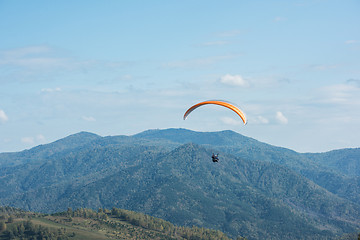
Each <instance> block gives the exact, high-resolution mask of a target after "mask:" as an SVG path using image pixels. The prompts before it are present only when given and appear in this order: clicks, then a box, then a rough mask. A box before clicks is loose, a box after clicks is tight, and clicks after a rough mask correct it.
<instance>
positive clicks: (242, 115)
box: [184, 100, 247, 162]
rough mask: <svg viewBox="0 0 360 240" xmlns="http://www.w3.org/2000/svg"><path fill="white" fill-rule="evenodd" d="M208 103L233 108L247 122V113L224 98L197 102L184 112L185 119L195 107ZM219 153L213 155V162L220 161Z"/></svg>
mask: <svg viewBox="0 0 360 240" xmlns="http://www.w3.org/2000/svg"><path fill="white" fill-rule="evenodd" d="M207 104H215V105H219V106H223V107H226V108H229V109H231V110H232V111H234V112H235V113H236V114H237V115H238V116H239V117H240V118H241V120H242V121H243V123H244V125H246V124H247V119H246V116H245V114H244V113H243V112H242V111H241V110H240V109H239V108H238V107H236V106H235V105H234V104H232V103H229V102H226V101H222V100H208V101H204V102H200V103H197V104H195V105H193V106H192V107H190V108H189V109H188V110H187V111H186V112H185V114H184V120H186V118H187V117H188V116H189V114H190V113H191V112H192V111H194V110H195V109H197V108H198V107H201V106H204V105H207ZM218 156H219V154H216V155H215V154H214V153H213V155H212V156H211V158H212V161H213V162H218V161H219V157H218Z"/></svg>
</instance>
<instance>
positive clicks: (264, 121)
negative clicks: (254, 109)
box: [256, 116, 269, 124]
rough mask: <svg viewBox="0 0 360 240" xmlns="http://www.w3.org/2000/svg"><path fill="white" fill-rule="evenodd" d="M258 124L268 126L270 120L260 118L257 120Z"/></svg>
mask: <svg viewBox="0 0 360 240" xmlns="http://www.w3.org/2000/svg"><path fill="white" fill-rule="evenodd" d="M256 120H257V122H259V123H262V124H268V123H269V120H268V119H267V118H265V117H263V116H258V117H257V118H256Z"/></svg>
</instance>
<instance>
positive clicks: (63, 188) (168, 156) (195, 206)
mask: <svg viewBox="0 0 360 240" xmlns="http://www.w3.org/2000/svg"><path fill="white" fill-rule="evenodd" d="M82 138H84V140H83V141H81V139H82ZM74 139H76V142H77V143H76V144H75V145H74V144H73V140H74ZM79 140H80V141H79ZM189 140H190V141H189ZM59 143H61V144H59ZM217 143H219V144H217ZM57 144H59V145H58V146H60V147H55V148H53V152H50V151H47V149H48V148H49V147H51V146H54V145H51V144H50V145H47V146H38V147H37V148H35V149H31V151H27V152H26V153H27V154H29V156H30V158H32V159H33V160H32V161H24V162H21V161H18V162H17V164H15V165H11V164H10V165H9V164H8V165H6V166H4V165H3V166H1V165H0V184H1V185H2V186H4V187H3V188H1V189H0V204H1V205H12V206H16V207H22V208H24V209H28V210H36V211H42V212H55V211H59V210H64V209H63V208H64V207H72V208H74V209H75V208H78V207H89V208H93V209H97V208H100V207H106V208H112V207H120V208H125V209H129V210H135V211H140V212H143V213H146V214H150V215H152V216H155V217H161V218H163V219H165V220H169V221H171V222H172V223H175V224H179V225H187V226H191V225H195V226H204V227H210V228H214V229H218V230H221V231H224V232H225V233H227V234H230V236H237V235H241V236H247V237H248V238H249V239H259V238H271V239H282V238H284V237H285V238H287V239H298V236H301V238H302V239H313V238H314V237H316V238H318V239H332V238H335V237H336V236H338V235H339V234H343V233H348V232H351V231H356V229H357V228H359V227H360V226H359V223H358V222H357V219H360V204H359V202H358V196H359V191H358V188H359V184H358V183H357V182H356V181H355V182H354V180H356V178H355V177H353V176H350V175H344V174H343V173H341V172H340V171H339V172H337V171H336V169H333V168H331V166H328V167H326V166H323V164H324V163H321V164H319V163H317V162H316V159H315V160H314V159H311V157H312V156H311V155H305V154H300V153H297V152H295V151H292V150H287V149H284V148H279V147H274V146H271V145H268V144H265V143H261V142H259V141H257V140H254V139H251V138H247V137H245V136H242V135H240V134H238V133H236V132H232V131H221V132H214V133H212V132H207V133H202V132H195V131H191V130H186V129H165V130H150V131H145V132H142V133H140V134H135V135H132V136H121V135H120V136H108V137H100V136H97V135H92V134H89V133H84V132H83V133H80V134H79V135H77V134H74V135H71V138H70V139H66V138H65V139H62V141H59V142H57ZM67 144H68V145H67ZM55 146H56V145H55ZM45 150H46V151H47V152H46V151H45ZM44 151H45V152H46V153H51V154H43V153H44ZM213 152H216V153H217V152H219V153H220V162H219V163H213V162H212V161H211V154H212V153H213ZM345 152H346V151H345ZM17 154H18V155H19V156H20V158H21V157H24V155H23V154H24V153H23V152H20V153H14V154H13V156H11V158H9V159H8V160H10V161H13V160H14V159H15V161H17V160H16V155H17ZM30 154H33V155H32V156H31V155H30ZM356 154H357V151H354V153H352V156H353V159H356V156H357V155H356ZM320 156H321V155H320ZM359 156H360V155H359ZM316 157H319V155H317V156H316ZM330 157H331V154H330ZM1 159H2V160H3V161H4V160H6V155H0V160H1ZM0 163H1V161H0ZM334 177H336V184H335V183H334V182H332V181H329V180H331V179H332V178H334ZM341 188H342V189H347V190H346V191H343V192H341V191H340V189H341ZM285 223H286V224H285Z"/></svg>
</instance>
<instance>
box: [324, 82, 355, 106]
mask: <svg viewBox="0 0 360 240" xmlns="http://www.w3.org/2000/svg"><path fill="white" fill-rule="evenodd" d="M350 83H351V82H350ZM321 93H322V95H323V96H322V99H321V100H320V102H325V103H336V104H339V103H341V104H359V103H360V98H359V93H360V88H359V87H358V86H357V85H356V84H336V85H331V86H326V87H323V88H322V89H321Z"/></svg>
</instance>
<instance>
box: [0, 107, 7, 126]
mask: <svg viewBox="0 0 360 240" xmlns="http://www.w3.org/2000/svg"><path fill="white" fill-rule="evenodd" d="M8 120H9V118H8V116H7V115H6V113H5V112H4V110H1V109H0V122H1V123H5V122H7V121H8Z"/></svg>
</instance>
